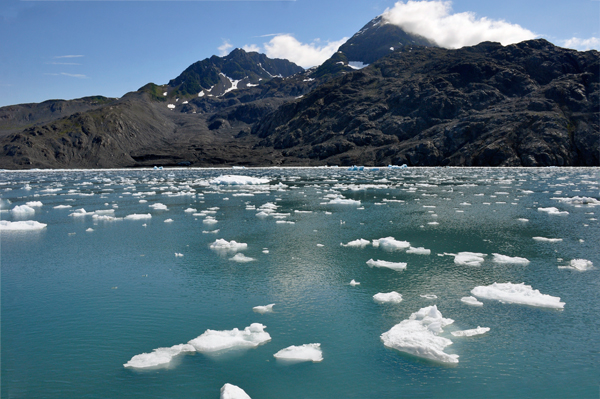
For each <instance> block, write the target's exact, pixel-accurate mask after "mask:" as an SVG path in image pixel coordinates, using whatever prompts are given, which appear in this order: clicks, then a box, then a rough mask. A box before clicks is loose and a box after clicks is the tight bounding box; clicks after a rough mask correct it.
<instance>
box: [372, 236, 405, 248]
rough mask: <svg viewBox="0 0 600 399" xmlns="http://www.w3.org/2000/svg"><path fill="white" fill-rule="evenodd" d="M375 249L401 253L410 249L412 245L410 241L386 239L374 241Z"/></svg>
mask: <svg viewBox="0 0 600 399" xmlns="http://www.w3.org/2000/svg"><path fill="white" fill-rule="evenodd" d="M373 247H375V248H381V249H383V250H385V251H401V250H403V249H407V248H410V243H409V242H408V241H398V240H396V239H395V238H394V237H385V238H380V239H379V240H373Z"/></svg>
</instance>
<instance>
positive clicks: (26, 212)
mask: <svg viewBox="0 0 600 399" xmlns="http://www.w3.org/2000/svg"><path fill="white" fill-rule="evenodd" d="M10 212H11V213H12V214H13V215H14V216H31V215H33V214H34V213H35V209H33V208H32V207H31V206H29V205H17V206H15V207H14V208H13V209H12V210H11V211H10Z"/></svg>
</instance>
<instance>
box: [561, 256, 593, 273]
mask: <svg viewBox="0 0 600 399" xmlns="http://www.w3.org/2000/svg"><path fill="white" fill-rule="evenodd" d="M558 268H559V269H571V270H577V271H578V272H583V271H586V270H590V269H593V268H594V264H593V263H592V261H590V260H587V259H571V263H570V265H569V266H559V267H558Z"/></svg>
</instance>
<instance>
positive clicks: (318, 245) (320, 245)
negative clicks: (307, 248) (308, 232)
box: [317, 244, 325, 248]
mask: <svg viewBox="0 0 600 399" xmlns="http://www.w3.org/2000/svg"><path fill="white" fill-rule="evenodd" d="M324 246H325V245H323V244H317V247H319V248H323V247H324Z"/></svg>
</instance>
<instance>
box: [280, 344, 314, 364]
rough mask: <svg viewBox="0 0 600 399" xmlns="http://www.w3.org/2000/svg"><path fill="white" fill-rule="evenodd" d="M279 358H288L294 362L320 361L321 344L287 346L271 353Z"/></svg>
mask: <svg viewBox="0 0 600 399" xmlns="http://www.w3.org/2000/svg"><path fill="white" fill-rule="evenodd" d="M273 356H274V357H275V358H276V359H279V360H290V361H296V362H315V363H316V362H320V361H322V360H323V352H322V351H321V344H304V345H301V346H295V345H292V346H289V347H287V348H285V349H282V350H280V351H279V352H277V353H276V354H274V355H273Z"/></svg>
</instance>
